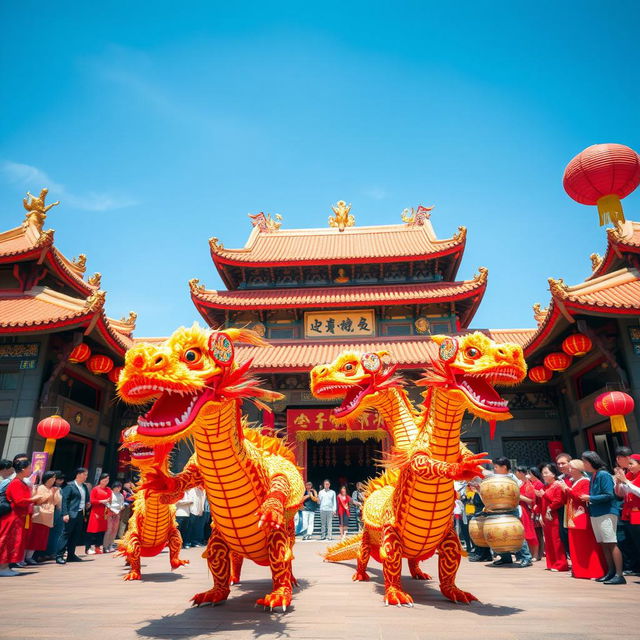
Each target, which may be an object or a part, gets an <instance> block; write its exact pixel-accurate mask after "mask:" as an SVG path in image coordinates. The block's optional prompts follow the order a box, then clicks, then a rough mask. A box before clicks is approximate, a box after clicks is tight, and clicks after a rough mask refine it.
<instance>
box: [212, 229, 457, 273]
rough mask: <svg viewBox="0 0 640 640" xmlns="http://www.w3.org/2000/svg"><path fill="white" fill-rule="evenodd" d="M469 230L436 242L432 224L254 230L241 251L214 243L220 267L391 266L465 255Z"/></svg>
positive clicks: (213, 255)
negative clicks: (418, 260)
mask: <svg viewBox="0 0 640 640" xmlns="http://www.w3.org/2000/svg"><path fill="white" fill-rule="evenodd" d="M465 239H466V229H464V227H461V228H460V230H459V232H458V233H457V234H456V235H455V236H453V237H452V238H448V239H446V240H438V239H437V238H436V235H435V233H434V231H433V227H432V226H431V222H430V221H429V220H425V221H424V224H415V225H409V224H396V225H385V226H372V227H348V228H346V229H344V230H343V231H339V230H338V229H336V228H327V229H279V230H277V231H263V230H260V228H259V227H257V226H256V227H254V228H253V231H252V232H251V235H250V236H249V239H248V241H247V244H246V245H245V246H244V247H243V248H242V249H225V248H224V247H223V246H222V245H221V244H219V243H218V242H217V239H216V238H212V239H211V240H210V243H209V244H210V248H211V256H212V258H213V260H214V262H215V263H216V264H229V265H237V266H245V267H262V266H268V265H274V264H278V265H283V266H297V265H310V264H326V263H339V262H342V261H348V262H349V263H352V262H355V263H358V262H360V263H365V262H375V263H380V262H390V261H400V260H407V259H432V258H437V257H439V256H444V255H449V254H454V253H458V252H461V251H462V250H463V248H464V244H465Z"/></svg>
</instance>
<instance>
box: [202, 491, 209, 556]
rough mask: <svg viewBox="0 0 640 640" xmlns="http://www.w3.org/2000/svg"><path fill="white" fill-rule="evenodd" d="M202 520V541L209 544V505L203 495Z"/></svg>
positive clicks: (207, 499)
mask: <svg viewBox="0 0 640 640" xmlns="http://www.w3.org/2000/svg"><path fill="white" fill-rule="evenodd" d="M202 517H203V519H204V528H203V533H202V536H203V538H202V539H203V540H204V542H205V544H207V543H208V542H209V538H210V537H211V505H210V504H209V498H207V496H206V493H205V501H204V512H203V514H202Z"/></svg>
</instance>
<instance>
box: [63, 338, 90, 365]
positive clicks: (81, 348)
mask: <svg viewBox="0 0 640 640" xmlns="http://www.w3.org/2000/svg"><path fill="white" fill-rule="evenodd" d="M90 356H91V349H89V347H88V345H86V344H85V343H84V342H81V343H80V344H79V345H77V346H75V347H74V348H73V350H72V351H71V353H70V354H69V358H68V359H69V362H74V363H77V362H86V361H87V360H88V359H89V357H90Z"/></svg>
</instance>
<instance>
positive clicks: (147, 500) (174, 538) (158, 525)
mask: <svg viewBox="0 0 640 640" xmlns="http://www.w3.org/2000/svg"><path fill="white" fill-rule="evenodd" d="M122 447H123V448H125V449H128V450H129V453H130V454H131V464H133V466H135V467H137V468H138V469H139V470H140V481H141V482H144V480H145V478H146V475H147V473H148V472H149V471H151V469H153V468H154V467H156V466H160V468H162V469H163V471H164V472H165V473H166V472H167V470H168V467H167V461H168V456H169V452H170V451H171V449H172V447H173V445H171V444H169V445H158V446H155V447H149V446H145V445H143V444H141V443H140V442H139V441H138V437H137V428H136V427H130V428H129V429H127V430H126V431H124V433H123V443H122ZM180 495H182V494H180ZM179 497H180V496H176V499H178V498H179ZM167 545H169V562H170V564H171V568H172V569H177V568H178V567H181V566H183V565H185V564H189V561H188V560H181V559H180V550H181V549H182V536H181V535H180V531H179V530H178V525H177V522H176V508H175V506H174V505H173V504H169V503H168V500H167V499H166V497H165V496H160V495H158V494H153V493H149V492H145V491H141V490H138V491H137V492H136V495H135V498H134V502H133V515H132V516H131V518H130V520H129V527H128V528H127V532H126V534H125V535H124V537H123V538H122V540H121V541H120V544H119V545H118V554H119V555H121V556H124V557H125V558H126V560H127V563H128V564H129V573H127V574H126V575H125V576H124V579H125V580H140V579H141V572H140V558H141V557H143V558H149V557H152V556H157V555H158V554H159V553H160V552H161V551H162V550H163V549H164V548H165V547H166V546H167Z"/></svg>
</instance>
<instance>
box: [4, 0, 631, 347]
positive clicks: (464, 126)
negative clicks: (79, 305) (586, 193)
mask: <svg viewBox="0 0 640 640" xmlns="http://www.w3.org/2000/svg"><path fill="white" fill-rule="evenodd" d="M234 5H235V6H234ZM0 25H1V26H0V29H1V33H2V37H1V38H0V55H1V60H2V76H1V82H0V110H1V114H0V115H1V117H0V141H1V142H0V145H1V146H0V223H1V224H0V227H1V228H3V229H6V228H9V227H11V226H16V225H17V224H18V223H19V222H20V221H21V220H22V217H23V211H22V205H21V198H22V196H23V194H24V192H25V190H26V189H29V190H31V191H35V190H37V189H39V188H40V187H41V186H44V185H48V186H49V187H50V195H51V196H52V199H60V200H61V201H62V205H61V206H60V207H57V208H56V209H54V210H53V211H52V213H51V214H50V217H49V224H50V226H51V227H53V228H54V229H56V241H57V244H58V246H59V247H60V248H61V249H62V250H63V251H64V252H65V253H66V254H67V255H69V256H70V257H71V256H73V255H76V254H78V253H80V252H84V253H86V254H87V255H88V269H89V272H91V273H92V272H93V271H100V272H102V274H103V288H104V289H106V290H107V292H108V295H107V311H108V313H109V314H110V315H112V316H115V317H120V316H121V315H124V314H126V313H127V311H128V310H129V309H133V310H136V311H137V312H138V313H139V320H138V329H137V331H136V334H137V335H138V336H145V335H147V336H148V335H166V334H168V333H169V332H171V331H172V330H173V329H174V328H175V327H176V326H177V325H179V324H181V323H190V322H191V321H192V320H194V319H196V318H197V317H199V316H198V315H197V313H196V312H195V309H194V307H193V305H192V304H191V302H190V298H189V293H188V287H187V281H188V279H189V278H192V277H198V278H200V280H201V281H202V282H203V283H204V284H205V285H206V286H207V287H209V288H216V287H220V286H221V281H220V280H219V278H218V276H217V274H216V273H215V270H214V267H213V264H212V262H211V259H210V256H209V251H208V244H207V239H208V238H209V237H210V236H214V235H215V236H218V237H219V238H220V239H221V241H222V242H223V243H224V244H225V246H227V247H240V246H242V245H243V244H244V242H245V241H246V238H247V236H248V234H249V232H250V224H249V220H248V218H247V213H249V212H251V213H255V212H258V211H266V212H272V213H280V214H282V215H283V216H284V225H285V226H287V227H313V226H324V225H325V224H326V221H327V216H328V215H329V213H330V205H331V204H333V203H334V202H336V201H337V200H338V199H344V200H347V201H349V202H351V203H353V210H352V211H353V213H354V214H355V216H356V221H357V224H361V225H365V224H388V223H396V222H398V221H399V215H400V212H401V210H402V209H403V208H404V207H408V206H415V205H417V204H418V203H423V204H425V205H435V206H436V209H435V210H434V212H433V217H432V219H433V224H434V226H435V229H436V232H437V233H438V235H439V236H440V237H447V236H449V235H451V234H452V233H453V232H454V231H455V230H456V228H457V227H458V225H461V224H464V225H466V226H467V227H468V229H469V235H468V243H467V251H466V254H465V259H464V262H463V264H462V267H461V270H460V277H461V278H469V277H471V276H472V275H473V274H474V272H475V271H476V268H477V267H478V266H480V265H484V266H487V267H488V268H489V272H490V273H489V289H488V292H487V295H486V296H485V299H484V301H483V303H482V305H481V308H480V310H479V312H478V314H477V316H476V319H475V321H474V325H475V326H478V327H494V328H500V327H503V328H512V327H527V326H532V324H533V320H532V312H531V305H532V304H533V303H534V302H537V301H539V302H542V303H546V302H547V301H548V297H549V294H548V291H547V278H548V277H549V276H554V277H563V278H565V280H566V281H567V282H568V283H571V284H574V283H576V282H579V281H581V280H582V279H583V278H584V277H585V276H586V275H587V274H588V273H589V271H590V269H589V267H590V261H589V254H590V253H592V252H594V251H599V252H602V251H603V250H604V246H605V234H604V231H603V230H602V229H600V228H599V227H598V225H597V212H596V211H595V209H594V208H589V207H584V206H582V205H578V204H577V203H574V202H573V201H572V200H570V199H569V198H568V196H566V194H565V193H564V191H563V189H562V172H563V169H564V166H565V165H566V163H567V162H568V161H569V160H570V159H571V158H572V157H573V156H574V155H575V154H576V153H578V152H579V151H581V150H582V149H583V148H584V147H586V146H588V145H590V144H593V143H597V142H621V143H624V144H628V145H629V146H631V147H633V148H635V149H636V150H640V127H639V123H638V105H639V104H640V95H639V93H640V91H639V87H640V82H639V78H638V70H639V68H640V66H639V62H640V53H639V48H638V44H637V39H638V34H639V33H640V6H639V4H638V3H637V2H632V1H630V2H615V3H611V2H605V1H602V2H568V3H561V2H536V3H525V2H513V1H511V2H504V3H501V2H477V1H476V2H455V3H445V2H434V3H428V2H412V3H404V2H395V3H376V2H366V3H356V2H350V3H346V2H341V3H333V2H323V3H303V2H295V3H291V4H290V5H287V4H286V3H273V4H272V3H268V2H264V1H262V2H255V3H253V2H243V3H229V2H225V3H216V2H190V1H186V2H165V1H159V0H157V1H155V2H146V3H145V2H137V3H134V2H127V3H123V2H106V1H103V2H100V3H94V2H64V3H57V2H33V1H22V2H4V3H2V6H1V7H0ZM639 208H640V196H639V195H638V194H633V195H632V196H630V197H629V198H627V199H626V200H625V210H626V213H627V215H628V216H629V217H632V218H635V219H639V218H640V212H639V211H638V209H639Z"/></svg>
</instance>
